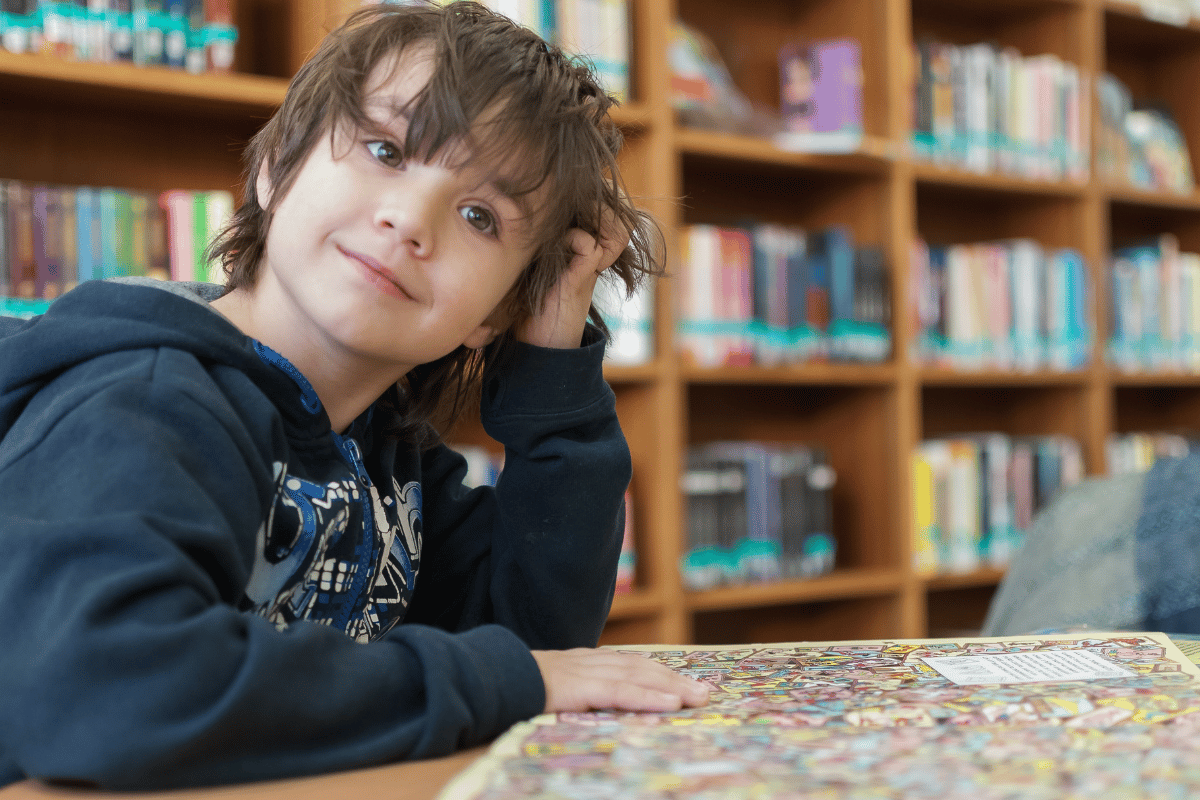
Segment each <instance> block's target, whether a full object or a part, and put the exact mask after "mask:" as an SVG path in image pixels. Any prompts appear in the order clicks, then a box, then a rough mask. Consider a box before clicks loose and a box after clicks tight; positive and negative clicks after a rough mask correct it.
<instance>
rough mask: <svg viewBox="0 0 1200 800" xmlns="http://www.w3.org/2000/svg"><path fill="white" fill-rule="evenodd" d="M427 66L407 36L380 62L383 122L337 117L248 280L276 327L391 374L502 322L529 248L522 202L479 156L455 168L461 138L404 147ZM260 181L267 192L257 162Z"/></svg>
mask: <svg viewBox="0 0 1200 800" xmlns="http://www.w3.org/2000/svg"><path fill="white" fill-rule="evenodd" d="M393 66H394V67H396V68H395V69H392V67H393ZM430 70H431V64H430V60H429V58H428V51H427V50H425V49H421V48H418V47H415V46H410V47H409V48H408V49H407V51H406V52H405V53H404V54H403V56H402V57H401V58H400V59H399V60H398V61H393V60H389V61H388V62H386V63H384V64H382V65H381V66H380V67H379V68H377V69H376V71H375V73H374V74H373V75H372V77H371V79H370V80H369V81H368V83H367V90H366V92H365V110H366V111H367V113H368V114H369V115H370V117H371V118H372V119H373V120H375V122H376V123H377V124H378V126H379V128H380V130H382V131H384V132H386V135H384V136H380V135H378V134H367V133H363V132H361V131H358V130H355V129H353V128H351V127H350V126H345V125H343V126H335V127H336V128H337V131H338V132H336V133H334V134H331V136H332V137H333V138H332V140H331V138H330V137H326V138H325V139H323V140H321V141H320V142H319V143H318V144H317V145H316V147H314V149H313V152H312V153H310V154H309V156H308V158H307V160H306V161H305V162H304V164H303V166H301V168H300V170H299V172H298V173H297V175H296V179H295V182H294V183H293V184H292V187H291V189H290V190H289V191H288V193H287V195H286V196H284V198H283V199H282V200H281V202H280V203H279V205H278V206H277V208H276V210H275V213H274V216H273V218H272V221H271V226H270V229H269V231H268V234H267V246H266V251H265V254H264V257H263V262H264V263H263V264H262V267H261V269H260V271H259V279H258V281H257V284H256V286H255V291H256V293H258V294H259V295H260V296H266V297H270V298H271V299H272V301H273V302H272V314H273V315H275V317H276V320H277V323H276V324H277V326H279V327H280V331H279V332H280V333H284V334H287V335H290V336H291V337H292V340H293V341H295V340H296V338H297V337H300V338H301V339H302V340H304V341H305V345H306V346H311V347H316V348H318V350H319V351H320V352H321V354H322V356H323V357H326V358H328V357H334V358H337V357H345V358H350V359H355V361H353V362H352V363H353V365H355V366H367V367H369V368H373V369H381V368H382V369H389V370H390V369H392V368H395V370H397V372H396V373H395V378H396V379H398V378H399V377H400V376H401V375H403V374H404V373H405V372H407V371H408V370H409V369H411V368H412V367H414V366H416V365H418V364H423V363H426V362H429V361H433V360H434V359H437V358H440V357H441V356H443V355H445V354H447V353H449V352H451V351H452V350H454V349H455V348H456V347H458V346H459V345H460V344H466V345H467V346H468V347H479V346H482V345H484V344H486V343H487V342H488V341H489V340H490V339H491V338H492V336H494V335H495V334H496V333H498V332H499V330H498V329H497V328H494V327H493V326H491V325H489V324H487V323H488V321H489V316H491V315H492V314H493V312H494V311H495V310H496V309H497V306H498V304H499V303H500V302H501V300H502V299H504V297H505V295H506V294H507V293H508V292H509V290H510V289H511V288H512V287H513V285H514V284H515V282H516V280H517V278H518V277H519V276H520V274H521V272H522V270H524V269H525V267H526V266H527V265H528V264H529V261H530V259H531V257H532V255H533V251H534V247H533V243H532V241H531V239H532V236H531V233H532V226H533V221H532V220H531V219H530V218H529V215H528V213H527V211H526V210H525V207H524V206H522V205H521V204H520V203H519V202H518V201H517V200H516V199H514V198H513V197H511V196H508V195H506V194H504V192H503V186H497V185H496V184H495V183H491V182H488V181H487V172H486V171H485V170H484V169H482V168H480V167H477V166H475V165H468V166H467V167H464V168H462V169H456V168H454V166H453V165H454V164H456V163H459V162H460V161H461V160H462V159H461V158H460V156H461V155H462V154H461V152H451V153H448V154H443V153H439V154H438V159H439V160H437V161H436V162H434V163H405V162H403V161H402V160H401V158H400V154H401V152H402V143H403V142H404V138H405V133H406V127H407V122H406V120H405V118H404V117H403V116H401V115H399V114H398V113H397V111H398V110H399V109H403V108H404V107H405V104H406V103H407V102H408V101H409V100H410V99H411V98H412V97H413V96H414V95H415V94H416V93H417V92H419V91H420V90H421V89H422V88H423V87H424V86H425V84H426V82H427V81H428V79H429V75H430ZM331 144H332V147H331ZM448 149H449V148H448ZM443 156H444V157H443ZM257 188H258V191H259V196H260V197H261V198H263V199H262V202H263V203H264V204H266V203H267V202H268V201H269V198H270V190H271V187H270V185H269V182H268V181H267V179H266V176H265V172H264V173H263V174H262V175H260V176H259V180H258V185H257ZM526 199H527V200H530V199H532V200H534V201H535V202H536V200H537V198H536V197H534V198H526ZM284 326H286V327H284ZM373 362H374V363H373Z"/></svg>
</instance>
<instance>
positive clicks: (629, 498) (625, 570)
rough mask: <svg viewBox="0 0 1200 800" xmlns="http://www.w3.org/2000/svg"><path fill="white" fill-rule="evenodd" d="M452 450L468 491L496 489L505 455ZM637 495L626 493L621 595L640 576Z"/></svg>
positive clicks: (475, 448)
mask: <svg viewBox="0 0 1200 800" xmlns="http://www.w3.org/2000/svg"><path fill="white" fill-rule="evenodd" d="M450 448H451V449H452V450H454V451H455V452H457V453H458V454H459V455H461V456H462V457H463V458H464V459H466V462H467V473H466V475H465V476H464V477H463V484H464V485H465V486H467V487H468V488H474V487H476V486H495V485H496V481H497V480H499V478H500V472H501V470H502V469H503V468H504V454H503V453H493V452H491V451H490V450H488V449H487V448H486V447H481V446H479V445H473V444H461V443H456V444H451V445H450ZM633 523H634V513H633V494H632V493H631V492H629V491H628V490H626V492H625V531H624V535H623V537H622V539H621V555H620V558H619V560H618V561H617V587H616V593H617V594H628V593H629V592H631V591H633V588H634V585H635V582H636V574H637V547H636V545H635V542H634V532H633V531H634V524H633Z"/></svg>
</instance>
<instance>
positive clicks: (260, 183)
mask: <svg viewBox="0 0 1200 800" xmlns="http://www.w3.org/2000/svg"><path fill="white" fill-rule="evenodd" d="M268 171H269V170H268V169H267V162H266V160H265V159H264V160H263V163H262V164H261V165H260V166H259V168H258V176H257V177H256V178H255V179H254V193H255V194H256V195H258V205H259V208H261V209H262V210H263V211H266V210H267V206H269V205H271V179H270V178H269V177H267V173H268Z"/></svg>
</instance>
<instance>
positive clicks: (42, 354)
mask: <svg viewBox="0 0 1200 800" xmlns="http://www.w3.org/2000/svg"><path fill="white" fill-rule="evenodd" d="M224 291H225V290H224V288H223V287H221V286H217V285H215V284H206V283H168V282H164V281H156V280H153V279H149V278H122V279H116V280H108V281H88V282H86V283H83V284H81V285H80V286H78V287H76V288H75V289H73V290H71V291H70V292H68V293H66V294H64V295H63V296H62V297H60V298H58V299H57V300H55V301H54V303H53V304H52V305H51V306H50V308H49V310H47V312H46V313H45V314H42V315H41V316H38V317H34V318H32V319H28V320H18V321H14V320H12V319H8V318H4V319H3V324H0V432H2V431H5V430H8V428H9V427H10V426H11V425H12V423H13V421H14V420H15V419H16V417H17V415H18V414H19V413H20V411H21V409H22V408H23V407H24V405H25V402H26V401H27V400H28V398H29V397H31V396H32V395H33V394H34V393H35V392H36V391H37V389H38V388H39V387H41V386H44V385H45V384H46V383H48V382H49V381H51V380H53V379H54V378H55V376H57V375H60V374H61V373H63V372H65V371H66V370H69V369H71V368H72V367H74V366H76V365H79V364H82V363H85V362H88V361H91V360H93V359H95V358H98V357H100V356H104V355H108V354H112V353H119V352H132V351H138V350H157V349H164V348H167V349H175V350H181V351H184V352H188V353H191V354H193V355H194V356H196V358H198V359H199V360H200V361H202V362H205V363H210V364H214V365H217V364H223V365H228V366H231V367H234V368H236V369H238V370H241V371H243V372H245V373H246V374H248V375H250V376H251V377H252V379H253V380H254V381H255V383H258V384H259V385H263V386H268V385H271V384H275V383H279V384H282V385H283V386H286V385H287V384H290V383H291V378H289V377H288V376H286V375H285V374H284V373H282V372H280V371H279V370H278V369H275V368H274V367H272V366H270V365H268V364H266V363H265V362H264V361H263V359H262V358H260V357H259V354H258V353H257V352H256V351H255V349H254V347H253V345H252V340H251V339H250V338H249V337H247V336H246V335H245V334H243V333H242V332H241V331H240V330H238V328H237V327H236V326H234V325H233V324H232V323H231V322H229V321H228V320H227V319H225V317H223V316H222V315H221V314H219V313H218V312H217V311H215V310H214V309H213V308H211V307H210V306H209V305H208V303H209V301H211V300H215V299H216V298H218V297H220V296H221V295H222V294H223V293H224ZM281 388H282V386H281ZM287 393H288V392H286V391H284V392H283V394H287ZM292 393H294V390H293V392H292ZM294 414H295V416H296V419H295V422H297V423H301V424H304V423H307V424H311V422H312V410H311V409H304V408H302V407H300V406H298V407H297V408H296V409H295V410H294ZM285 416H291V415H290V414H286V413H285Z"/></svg>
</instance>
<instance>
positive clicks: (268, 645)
mask: <svg viewBox="0 0 1200 800" xmlns="http://www.w3.org/2000/svg"><path fill="white" fill-rule="evenodd" d="M170 357H173V356H172V354H171V353H170V352H169V351H167V352H165V353H164V354H161V355H159V356H158V357H157V358H156V359H154V360H153V361H150V362H149V363H145V362H144V361H143V362H136V361H130V360H119V359H118V360H114V359H105V360H97V361H95V362H93V363H92V364H90V365H84V366H83V367H80V368H79V370H81V371H82V370H85V369H87V370H89V371H90V373H91V375H90V378H89V379H86V380H85V379H83V378H80V379H79V380H75V381H72V382H71V383H70V386H69V388H65V389H64V390H63V391H61V392H53V391H44V392H42V393H39V394H36V395H34V396H33V397H32V398H30V399H29V402H28V404H27V405H26V411H27V413H25V414H21V415H19V416H18V417H17V418H16V421H15V423H14V424H13V427H12V428H11V429H10V430H9V431H8V432H7V433H6V435H5V437H4V439H3V440H0V541H3V543H4V554H5V555H4V559H3V560H0V686H2V687H4V691H3V692H2V693H0V695H2V696H0V775H4V774H6V773H9V772H12V771H13V770H14V769H15V770H19V771H20V772H22V773H24V774H26V775H29V776H32V777H39V778H47V779H64V780H75V781H84V782H94V783H97V784H99V785H100V786H105V787H111V788H161V787H171V786H182V785H196V784H205V783H223V782H243V781H250V780H259V779H265V778H277V777H286V776H295V775H302V774H311V773H318V772H327V771H331V770H337V769H347V768H351V767H361V766H366V765H370V764H379V763H383V762H386V761H389V760H394V759H399V758H415V757H428V756H434V755H442V754H446V753H449V752H452V751H453V750H455V749H457V748H461V747H467V746H470V745H473V744H479V743H482V742H484V741H487V740H488V739H489V738H491V737H493V736H495V735H497V734H498V733H500V732H501V731H503V730H504V729H505V728H506V727H508V726H509V725H511V724H512V723H514V722H516V721H517V720H519V719H523V718H527V717H529V716H531V715H533V714H536V713H538V712H540V711H541V710H542V709H543V707H544V704H545V697H544V694H543V691H542V683H541V680H540V674H539V670H538V666H537V664H536V662H535V661H534V659H533V658H532V657H531V655H530V653H529V650H528V648H527V647H526V645H525V644H524V643H522V642H521V641H520V640H519V639H518V638H517V636H515V635H514V634H513V633H512V632H510V631H508V630H506V629H504V628H502V627H500V626H484V627H480V628H477V629H475V630H471V631H467V632H463V633H461V634H459V635H451V634H448V633H446V632H445V631H440V630H435V629H433V628H431V627H428V626H421V625H401V626H399V627H398V628H396V629H394V630H393V631H391V632H390V633H389V634H388V635H387V636H386V638H385V639H383V640H381V641H378V642H374V643H371V644H368V645H364V644H360V643H357V642H355V641H353V640H351V639H350V638H349V637H347V636H346V635H345V634H344V633H342V632H341V631H338V630H333V629H331V628H329V627H326V626H323V625H317V624H312V623H306V622H298V623H294V624H292V625H291V626H290V627H289V628H288V629H286V630H283V631H281V630H277V629H276V628H275V626H274V625H272V624H271V623H269V622H268V621H267V620H265V619H263V618H261V617H258V616H255V615H251V614H246V613H241V612H239V611H238V608H237V606H238V603H239V601H240V600H241V599H242V593H243V590H244V587H245V585H246V582H247V580H248V577H249V572H250V568H251V566H252V564H253V562H254V558H255V550H256V544H255V531H257V530H258V529H259V528H260V526H261V525H262V524H263V519H264V517H265V515H266V511H267V509H268V508H269V507H270V502H271V498H272V496H273V486H272V484H273V483H274V477H273V475H274V473H273V469H272V464H271V458H270V454H271V453H272V452H273V450H272V447H271V446H270V444H271V443H270V441H269V440H270V439H271V438H272V437H274V436H275V435H277V434H278V428H277V427H274V426H272V425H271V424H266V423H269V421H270V419H271V417H270V412H269V409H267V408H265V407H264V408H263V409H261V413H262V415H263V417H262V419H258V418H257V417H256V409H255V408H252V407H248V406H244V407H241V408H239V409H237V410H236V412H235V411H234V410H233V409H231V408H229V406H228V402H229V398H230V397H231V396H232V395H229V394H225V393H222V392H219V391H206V387H208V386H211V383H209V382H208V381H207V379H206V377H205V374H204V373H203V371H201V370H199V369H197V370H193V371H191V372H188V371H186V370H184V369H173V368H169V365H167V364H166V363H165V362H166V360H167V359H168V358H170ZM181 358H186V357H183V356H181ZM77 374H78V373H77ZM162 375H167V376H171V378H163V377H160V376H162ZM175 376H177V377H175ZM237 378H238V376H237V375H234V376H231V379H233V380H237ZM168 381H169V383H168ZM59 383H60V384H62V383H66V381H65V380H61V381H60V382H59ZM241 399H242V400H246V399H247V398H241ZM248 399H250V400H252V399H253V398H248ZM245 418H251V419H255V420H257V422H260V423H264V424H254V425H244V424H242V419H245ZM277 424H278V422H277V421H276V425H277Z"/></svg>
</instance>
